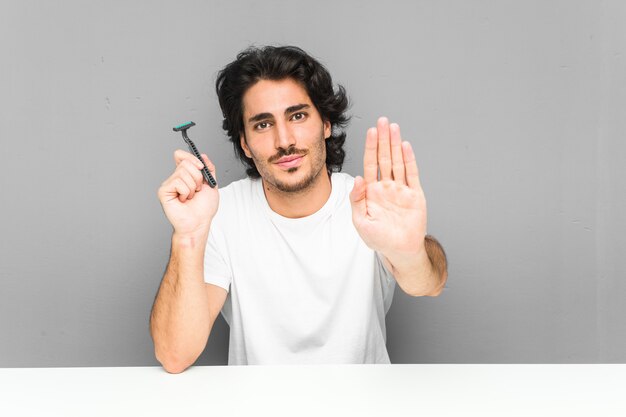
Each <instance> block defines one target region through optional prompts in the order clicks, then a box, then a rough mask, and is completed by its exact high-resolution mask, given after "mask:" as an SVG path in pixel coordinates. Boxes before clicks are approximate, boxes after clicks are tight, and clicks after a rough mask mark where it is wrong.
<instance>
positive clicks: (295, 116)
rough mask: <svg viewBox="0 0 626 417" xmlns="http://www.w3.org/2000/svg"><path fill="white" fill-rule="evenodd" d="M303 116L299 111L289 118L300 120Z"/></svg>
mask: <svg viewBox="0 0 626 417" xmlns="http://www.w3.org/2000/svg"><path fill="white" fill-rule="evenodd" d="M305 116H306V114H305V113H302V112H299V113H294V115H293V116H291V118H292V119H293V120H302V119H304V117H305Z"/></svg>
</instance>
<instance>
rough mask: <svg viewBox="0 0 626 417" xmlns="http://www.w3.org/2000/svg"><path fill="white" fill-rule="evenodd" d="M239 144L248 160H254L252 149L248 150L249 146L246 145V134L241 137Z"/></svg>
mask: <svg viewBox="0 0 626 417" xmlns="http://www.w3.org/2000/svg"><path fill="white" fill-rule="evenodd" d="M239 143H240V144H241V149H243V152H244V153H245V154H246V156H247V157H248V158H252V154H251V153H250V148H248V144H247V143H246V134H245V133H243V132H242V133H241V134H240V135H239Z"/></svg>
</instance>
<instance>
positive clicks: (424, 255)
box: [383, 235, 448, 297]
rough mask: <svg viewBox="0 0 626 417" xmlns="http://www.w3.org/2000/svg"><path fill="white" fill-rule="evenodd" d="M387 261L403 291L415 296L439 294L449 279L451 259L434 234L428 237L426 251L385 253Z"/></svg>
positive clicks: (388, 267) (385, 261)
mask: <svg viewBox="0 0 626 417" xmlns="http://www.w3.org/2000/svg"><path fill="white" fill-rule="evenodd" d="M383 256H384V263H385V266H386V267H387V269H389V270H390V271H391V272H392V274H393V276H394V278H395V279H396V281H397V282H398V285H399V286H400V288H402V290H403V291H404V292H405V293H407V294H409V295H411V296H413V297H420V296H430V297H436V296H438V295H439V294H441V292H442V291H443V288H444V286H445V285H446V281H447V280H448V261H447V258H446V253H445V252H444V250H443V247H442V246H441V244H440V243H439V242H438V241H437V239H435V238H434V237H433V236H430V235H427V236H426V237H425V238H424V250H423V251H421V252H419V253H416V254H413V255H401V254H389V255H384V254H383Z"/></svg>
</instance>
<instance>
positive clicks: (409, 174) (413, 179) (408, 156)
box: [402, 141, 422, 190]
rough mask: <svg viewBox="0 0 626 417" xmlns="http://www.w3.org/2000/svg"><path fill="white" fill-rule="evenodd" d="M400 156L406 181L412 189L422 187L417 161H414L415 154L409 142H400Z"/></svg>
mask: <svg viewBox="0 0 626 417" xmlns="http://www.w3.org/2000/svg"><path fill="white" fill-rule="evenodd" d="M402 156H403V157H404V169H405V171H406V183H407V185H408V186H409V187H410V188H412V189H414V190H419V189H421V188H422V186H421V185H420V177H419V171H418V169H417V162H416V161H415V154H414V153H413V148H412V147H411V144H410V143H409V142H406V141H404V142H402Z"/></svg>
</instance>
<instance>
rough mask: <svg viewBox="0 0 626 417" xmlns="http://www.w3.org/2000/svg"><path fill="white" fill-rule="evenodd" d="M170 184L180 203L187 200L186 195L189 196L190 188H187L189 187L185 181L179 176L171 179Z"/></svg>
mask: <svg viewBox="0 0 626 417" xmlns="http://www.w3.org/2000/svg"><path fill="white" fill-rule="evenodd" d="M172 186H173V187H174V189H175V190H176V192H177V193H178V200H179V201H180V202H181V203H184V202H185V201H187V197H188V196H189V192H190V190H189V187H188V186H187V184H186V183H185V181H183V180H182V179H181V178H180V177H179V178H175V179H174V180H173V181H172Z"/></svg>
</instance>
